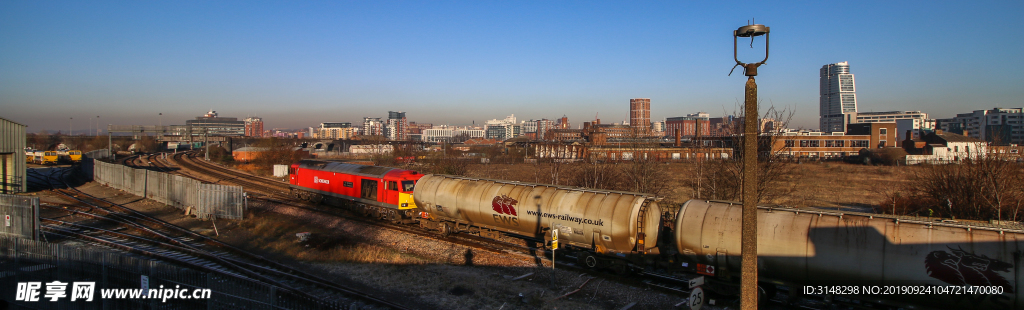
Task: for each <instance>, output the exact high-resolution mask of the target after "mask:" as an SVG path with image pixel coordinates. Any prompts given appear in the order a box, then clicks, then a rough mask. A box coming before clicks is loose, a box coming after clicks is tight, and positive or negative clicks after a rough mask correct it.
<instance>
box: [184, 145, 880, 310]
mask: <svg viewBox="0 0 1024 310" xmlns="http://www.w3.org/2000/svg"><path fill="white" fill-rule="evenodd" d="M173 159H174V161H175V163H176V164H178V165H180V166H182V167H184V168H186V169H188V170H193V171H196V172H197V173H200V174H204V175H208V176H211V177H214V178H216V180H217V182H218V183H219V182H227V183H234V184H236V185H241V186H243V187H244V188H246V189H247V190H250V189H255V191H257V192H259V193H261V194H263V195H261V196H262V197H259V198H257V199H264V200H266V201H268V202H272V203H276V204H281V205H286V206H290V207H295V208H302V209H305V210H308V211H312V212H315V213H318V214H323V215H326V216H337V217H344V218H346V219H349V220H354V221H359V222H363V223H368V224H371V225H375V226H379V227H384V228H387V229H391V230H395V231H400V232H405V233H409V234H413V235H418V236H422V237H424V238H430V239H437V240H443V241H445V242H451V243H455V244H460V245H464V246H468V247H470V248H474V249H480V250H486V251H491V252H495V253H512V254H518V255H525V256H528V257H529V258H530V259H537V260H539V261H541V262H542V264H545V265H547V266H550V264H552V263H555V262H552V261H551V259H550V252H548V251H546V249H545V248H544V247H543V246H530V245H529V242H526V244H524V243H523V241H524V239H525V240H529V238H526V237H523V236H512V237H507V236H506V237H507V239H511V240H516V241H509V242H505V241H500V240H494V239H488V238H483V237H479V236H475V235H470V234H453V235H450V236H448V237H442V236H439V235H438V234H436V233H435V232H432V231H425V230H423V229H420V228H419V227H415V226H409V225H402V224H395V223H391V222H387V221H376V220H372V219H369V218H367V217H364V216H360V215H358V214H356V212H353V211H350V210H343V209H340V208H325V207H322V206H321V205H319V204H318V205H315V206H309V204H308V203H307V202H305V201H301V200H297V199H296V198H294V197H292V196H291V195H289V194H288V193H289V192H290V188H289V186H288V185H287V184H286V183H284V182H280V181H277V180H271V179H268V178H262V177H258V176H253V175H250V174H246V173H242V172H239V171H236V170H233V169H228V168H225V167H223V166H220V165H216V164H212V163H208V162H206V161H204V160H200V159H196V158H195V155H194V154H187V153H182V154H177V155H176V156H174V157H173ZM534 241H535V242H540V243H539V244H541V245H543V241H541V240H534ZM556 261H557V263H556V264H557V265H558V266H559V268H571V269H575V270H578V271H584V272H588V273H590V274H592V275H596V276H599V277H609V276H610V277H611V278H614V280H615V281H623V282H630V283H637V284H643V285H648V286H651V287H656V288H659V289H663V290H666V291H671V292H675V293H678V294H682V295H683V296H687V295H689V294H690V293H691V291H690V288H689V286H688V280H689V279H688V278H680V277H677V276H674V275H669V274H662V273H657V272H653V271H639V270H638V271H637V272H636V273H634V274H633V275H632V276H612V275H609V274H607V273H600V272H598V273H594V272H592V270H590V269H587V268H583V267H581V266H578V265H577V264H576V263H575V261H576V258H575V257H572V256H562V255H559V256H558V258H557V259H556ZM794 290H798V288H790V287H785V286H779V287H777V290H776V294H774V295H773V296H771V297H770V298H769V299H770V301H769V302H768V303H767V304H766V305H765V306H766V308H768V309H791V308H801V309H828V308H830V307H837V306H838V307H846V308H849V309H879V308H881V309H885V308H890V307H891V306H887V305H885V304H879V303H877V301H873V300H869V299H858V298H845V297H844V296H824V295H803V294H801V293H800V292H796V291H794ZM732 299H733V298H731V297H726V298H721V299H720V300H721V301H723V302H726V303H731V302H733V300H732ZM735 302H736V303H738V301H735Z"/></svg>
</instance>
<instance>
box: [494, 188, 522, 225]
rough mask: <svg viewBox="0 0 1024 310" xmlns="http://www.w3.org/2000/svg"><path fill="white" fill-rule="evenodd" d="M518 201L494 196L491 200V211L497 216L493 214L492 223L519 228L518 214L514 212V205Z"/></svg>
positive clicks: (502, 196) (503, 196) (507, 197)
mask: <svg viewBox="0 0 1024 310" xmlns="http://www.w3.org/2000/svg"><path fill="white" fill-rule="evenodd" d="M518 203H519V201H518V200H515V199H512V197H509V196H507V195H501V196H494V199H491V209H493V210H494V212H498V214H494V215H493V217H494V222H495V223H500V224H506V225H512V226H519V214H518V213H517V212H516V204H518Z"/></svg>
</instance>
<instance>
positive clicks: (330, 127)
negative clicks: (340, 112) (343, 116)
mask: <svg viewBox="0 0 1024 310" xmlns="http://www.w3.org/2000/svg"><path fill="white" fill-rule="evenodd" d="M354 136H355V128H352V123H343V122H334V123H320V128H319V129H318V130H317V138H319V139H332V140H347V139H352V137H354Z"/></svg>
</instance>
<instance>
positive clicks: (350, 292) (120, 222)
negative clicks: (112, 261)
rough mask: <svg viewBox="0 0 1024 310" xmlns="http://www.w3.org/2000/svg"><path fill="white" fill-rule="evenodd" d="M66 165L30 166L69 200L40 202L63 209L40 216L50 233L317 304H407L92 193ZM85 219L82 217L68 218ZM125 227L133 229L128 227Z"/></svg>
mask: <svg viewBox="0 0 1024 310" xmlns="http://www.w3.org/2000/svg"><path fill="white" fill-rule="evenodd" d="M65 173H66V171H63V172H57V171H56V170H51V173H50V174H49V175H42V173H38V172H36V174H37V175H36V176H35V177H36V178H37V179H46V180H48V181H49V182H50V185H51V186H50V187H51V189H52V191H53V192H54V193H56V194H58V195H60V196H63V197H65V198H66V199H68V200H69V201H73V202H74V204H70V205H54V204H41V207H44V208H47V209H53V210H58V211H59V212H61V213H66V214H65V215H62V216H58V217H51V218H43V219H41V221H42V222H44V223H46V225H44V226H43V227H42V228H43V230H44V233H45V234H46V235H49V236H50V237H51V238H73V239H76V240H80V241H82V242H85V243H88V244H93V245H97V246H101V247H106V248H111V249H116V250H119V251H125V252H128V253H132V254H133V255H138V256H143V257H147V258H152V259H158V260H162V261H166V262H169V263H174V264H178V265H182V266H186V267H189V268H192V269H196V270H201V271H205V272H210V273H216V274H220V275H224V276H227V277H233V278H237V279H241V280H247V281H257V282H262V283H266V284H269V285H273V286H275V287H278V288H279V289H280V290H282V291H287V292H291V293H292V294H295V295H298V296H304V297H306V298H308V299H310V300H316V301H318V303H320V304H321V306H323V307H325V308H331V309H341V308H345V307H349V306H356V307H358V308H370V309H407V307H406V306H404V305H402V304H399V303H395V302H392V301H389V300H386V299H384V298H378V297H375V296H373V295H370V294H367V293H366V292H362V291H359V290H356V289H352V288H349V287H345V286H341V285H338V284H335V283H333V282H332V281H330V280H326V279H323V278H321V277H319V276H316V275H313V274H310V273H307V272H304V271H301V270H297V269H294V268H291V267H288V266H285V265H282V264H280V263H277V262H275V261H272V260H269V259H266V258H263V257H261V256H259V255H255V254H252V253H249V252H247V251H244V250H241V249H238V248H235V247H233V246H231V245H228V244H224V243H222V242H219V241H217V240H215V239H211V238H209V237H206V236H204V235H201V234H197V233H195V232H192V231H190V230H187V229H184V228H181V227H178V226H176V225H173V224H170V223H167V222H165V221H162V220H160V219H156V218H153V217H150V216H148V215H145V214H142V213H140V212H137V211H135V210H132V209H130V208H126V207H124V206H122V205H119V204H116V203H113V202H109V201H106V200H103V199H100V198H96V197H93V196H91V195H89V194H87V193H84V192H81V191H78V190H77V189H75V188H73V187H71V186H68V185H67V184H66V182H65V181H64V178H65V175H64V174H65ZM68 217H70V218H72V219H76V218H77V219H86V220H85V221H69V220H68V219H67V218H68ZM129 231H131V232H133V233H129Z"/></svg>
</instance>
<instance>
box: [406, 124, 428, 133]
mask: <svg viewBox="0 0 1024 310" xmlns="http://www.w3.org/2000/svg"><path fill="white" fill-rule="evenodd" d="M430 128H434V124H419V123H416V122H409V130H408V131H409V134H422V133H423V130H425V129H430Z"/></svg>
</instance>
